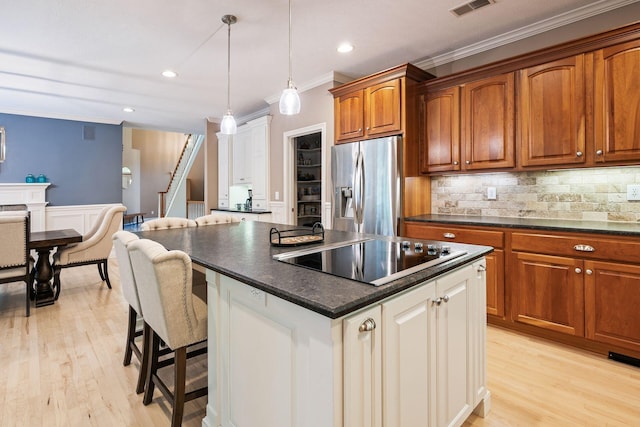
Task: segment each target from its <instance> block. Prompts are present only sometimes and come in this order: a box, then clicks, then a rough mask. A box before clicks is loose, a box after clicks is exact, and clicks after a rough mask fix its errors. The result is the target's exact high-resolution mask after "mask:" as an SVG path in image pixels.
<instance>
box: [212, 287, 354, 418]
mask: <svg viewBox="0 0 640 427" xmlns="http://www.w3.org/2000/svg"><path fill="white" fill-rule="evenodd" d="M219 308H220V327H219V338H218V340H219V343H220V344H219V347H218V351H217V354H218V355H219V357H220V360H219V361H216V364H217V365H218V366H219V368H218V369H219V371H218V372H219V386H218V387H217V390H218V391H219V393H220V396H219V401H220V412H221V416H220V419H221V425H222V426H225V427H233V426H235V427H244V426H247V427H253V426H260V427H294V426H295V427H298V426H300V427H326V426H334V425H340V423H341V420H340V415H341V407H340V405H339V402H337V401H336V396H338V395H339V389H338V387H339V385H338V384H339V382H338V381H336V379H335V376H334V374H335V372H334V371H335V370H336V365H338V364H337V362H336V361H339V360H340V356H341V354H340V353H341V352H340V349H341V347H340V346H339V345H338V342H339V341H340V339H341V335H342V334H341V333H342V331H341V323H340V322H335V321H332V320H331V319H329V318H327V317H324V316H321V315H319V314H317V313H314V312H312V311H309V310H306V309H304V308H302V307H300V306H297V305H295V304H292V303H290V302H288V301H285V300H282V299H280V298H278V297H276V296H273V295H270V294H267V293H265V292H263V291H261V290H259V289H256V288H254V287H251V286H249V285H246V284H244V283H241V282H239V281H236V280H234V279H231V278H229V277H226V276H222V275H220V297H219ZM209 310H211V308H209ZM210 315H212V314H211V313H210ZM209 337H210V339H212V333H211V331H210V332H209ZM213 337H214V338H213V339H214V340H215V335H213ZM211 345H212V343H210V344H209V346H211ZM210 348H211V347H210ZM209 363H212V362H211V360H209ZM216 364H214V366H216ZM209 369H210V370H211V369H212V366H209ZM209 398H210V399H212V396H211V394H210V395H209ZM213 399H217V398H216V397H215V396H213ZM211 425H213V424H211ZM363 425H364V424H363Z"/></svg>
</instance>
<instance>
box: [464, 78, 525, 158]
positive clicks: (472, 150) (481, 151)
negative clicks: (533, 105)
mask: <svg viewBox="0 0 640 427" xmlns="http://www.w3.org/2000/svg"><path fill="white" fill-rule="evenodd" d="M514 97H515V93H514V78H513V73H507V74H500V75H497V76H494V77H489V78H485V79H481V80H477V81H474V82H471V83H467V84H465V85H464V86H462V119H461V120H462V147H463V151H462V160H463V168H464V169H465V170H476V169H493V168H509V167H513V166H515V154H514V139H515V138H514V126H515V108H514V107H515V106H514Z"/></svg>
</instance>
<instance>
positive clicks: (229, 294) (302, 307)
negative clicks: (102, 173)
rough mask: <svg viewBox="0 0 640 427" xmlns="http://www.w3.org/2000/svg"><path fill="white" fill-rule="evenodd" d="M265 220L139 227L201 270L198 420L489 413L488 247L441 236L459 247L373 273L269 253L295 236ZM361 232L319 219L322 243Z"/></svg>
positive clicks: (433, 419)
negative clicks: (409, 266) (204, 366)
mask: <svg viewBox="0 0 640 427" xmlns="http://www.w3.org/2000/svg"><path fill="white" fill-rule="evenodd" d="M272 226H274V224H268V223H260V222H243V223H238V224H223V225H216V226H208V227H200V228H188V229H180V230H157V231H153V232H141V233H138V234H139V235H140V237H142V238H150V239H153V240H156V241H158V242H160V243H161V244H163V245H164V246H165V247H166V248H167V249H179V250H183V251H185V252H187V253H188V254H189V255H190V256H191V258H192V260H193V262H194V263H196V264H198V265H200V266H202V267H204V268H206V270H207V285H208V305H209V319H208V330H209V333H208V334H209V344H208V346H209V354H208V366H209V368H208V377H209V378H208V382H209V395H208V403H207V416H206V417H205V419H204V420H203V425H204V426H217V425H234V426H238V427H242V426H253V425H261V426H265V427H268V426H278V427H281V426H287V425H289V426H318V427H325V426H349V425H374V426H402V425H432V426H436V425H437V426H440V425H461V424H462V423H463V422H464V420H465V419H466V418H467V417H468V415H469V414H470V413H471V412H472V411H475V412H476V413H479V414H481V415H484V414H486V413H487V412H488V410H489V407H490V393H489V391H488V390H487V388H486V347H485V341H486V338H485V334H486V311H485V297H486V295H485V279H486V277H485V276H484V274H483V273H482V271H483V270H484V269H485V268H486V264H485V260H484V255H486V254H488V253H490V252H491V250H492V248H490V247H486V246H474V245H451V246H455V248H452V249H454V250H455V249H458V248H459V247H460V248H462V247H463V248H464V250H465V251H466V254H465V255H463V256H462V257H459V258H456V259H454V260H452V261H450V262H447V263H444V264H440V265H438V266H437V267H434V268H432V269H427V270H423V271H419V272H417V273H415V274H412V275H410V276H407V277H403V278H401V279H398V280H395V281H393V282H391V283H389V284H385V285H382V286H371V285H368V284H364V283H360V282H356V281H353V280H349V279H342V278H338V277H335V276H332V275H329V274H324V273H321V272H315V271H312V270H309V269H306V268H301V267H297V266H294V265H288V264H285V263H283V262H280V261H277V260H274V259H273V255H275V254H278V253H282V252H287V251H289V250H291V248H278V247H272V246H271V245H270V243H269V230H270V228H271V227H272ZM362 237H363V236H362V235H358V234H355V233H348V232H339V231H331V230H326V233H325V240H324V242H323V243H322V244H324V245H327V244H335V243H339V242H343V241H348V240H354V239H357V238H362ZM368 237H371V236H368ZM375 237H376V238H382V239H391V240H394V239H395V240H399V238H384V237H378V236H375ZM415 378H422V379H423V380H422V381H415ZM409 379H411V380H409ZM391 390H400V393H398V394H399V395H402V396H407V394H409V395H411V396H413V397H412V398H411V399H408V398H406V397H403V398H402V399H401V398H400V397H399V396H397V395H396V393H395V392H392V391H391ZM407 405H408V406H407ZM383 408H384V409H383ZM363 417H364V418H363ZM403 420H419V421H418V424H415V423H414V422H407V421H403ZM363 422H364V424H362V423H363Z"/></svg>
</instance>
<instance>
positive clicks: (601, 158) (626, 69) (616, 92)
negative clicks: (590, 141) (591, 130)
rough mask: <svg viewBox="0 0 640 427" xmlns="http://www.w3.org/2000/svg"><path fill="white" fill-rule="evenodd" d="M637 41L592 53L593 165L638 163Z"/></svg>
mask: <svg viewBox="0 0 640 427" xmlns="http://www.w3.org/2000/svg"><path fill="white" fill-rule="evenodd" d="M639 69H640V40H635V41H632V42H628V43H623V44H620V45H616V46H612V47H608V48H606V49H602V50H599V51H596V52H595V99H594V106H595V112H594V119H595V133H596V135H595V142H596V162H628V161H637V160H640V84H638V70H639Z"/></svg>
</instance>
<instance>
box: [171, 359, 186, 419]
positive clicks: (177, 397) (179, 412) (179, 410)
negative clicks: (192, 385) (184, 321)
mask: <svg viewBox="0 0 640 427" xmlns="http://www.w3.org/2000/svg"><path fill="white" fill-rule="evenodd" d="M174 360H175V365H174V374H175V375H174V388H173V405H172V406H173V414H172V416H171V427H179V426H180V425H181V424H182V416H183V413H184V393H185V382H186V377H187V347H180V348H178V349H176V351H175V354H174Z"/></svg>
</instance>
